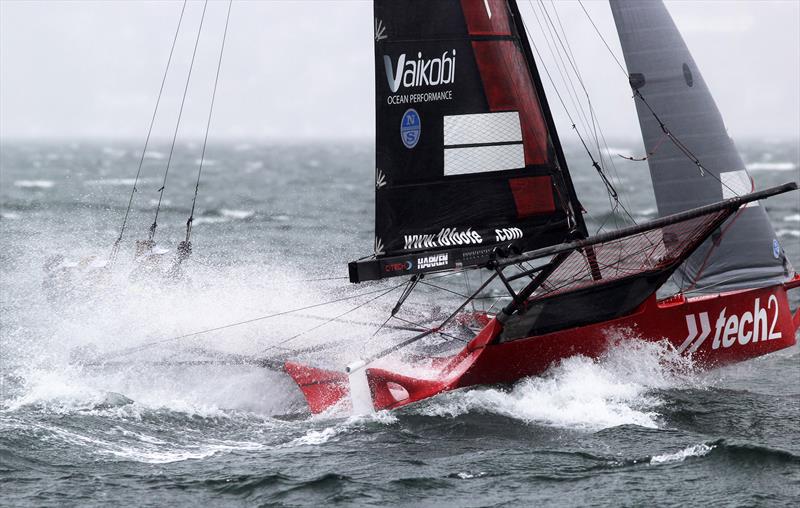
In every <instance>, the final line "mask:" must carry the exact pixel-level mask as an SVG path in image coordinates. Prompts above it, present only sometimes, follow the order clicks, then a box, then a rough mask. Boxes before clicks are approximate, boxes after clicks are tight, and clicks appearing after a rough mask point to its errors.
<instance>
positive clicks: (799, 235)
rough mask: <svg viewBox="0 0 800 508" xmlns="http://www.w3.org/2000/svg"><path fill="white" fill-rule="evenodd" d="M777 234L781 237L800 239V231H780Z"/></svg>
mask: <svg viewBox="0 0 800 508" xmlns="http://www.w3.org/2000/svg"><path fill="white" fill-rule="evenodd" d="M775 234H776V235H778V236H781V237H784V236H789V237H791V238H800V230H797V229H779V230H777V231H775Z"/></svg>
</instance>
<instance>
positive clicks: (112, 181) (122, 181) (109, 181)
mask: <svg viewBox="0 0 800 508" xmlns="http://www.w3.org/2000/svg"><path fill="white" fill-rule="evenodd" d="M148 181H153V180H152V179H151V178H140V179H139V182H138V184H139V185H141V184H143V183H147V182H148ZM136 183H137V182H136V179H135V178H104V179H102V180H86V181H85V182H84V185H91V186H100V185H108V186H116V185H120V186H125V187H130V186H132V185H134V184H136Z"/></svg>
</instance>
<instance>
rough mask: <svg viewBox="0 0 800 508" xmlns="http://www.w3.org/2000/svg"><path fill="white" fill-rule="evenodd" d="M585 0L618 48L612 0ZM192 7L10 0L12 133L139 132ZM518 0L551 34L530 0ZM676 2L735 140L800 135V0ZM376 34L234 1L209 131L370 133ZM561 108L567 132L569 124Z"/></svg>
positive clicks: (1, 49) (588, 43) (587, 68)
mask: <svg viewBox="0 0 800 508" xmlns="http://www.w3.org/2000/svg"><path fill="white" fill-rule="evenodd" d="M545 1H546V2H548V6H549V5H550V4H549V0H545ZM584 3H585V5H586V7H587V9H588V10H589V12H590V14H591V15H592V17H593V19H594V20H595V22H596V23H597V25H598V27H599V29H600V31H601V32H602V33H603V34H604V36H605V37H606V40H607V41H608V42H609V43H610V44H611V47H612V49H613V50H614V51H615V52H616V54H617V55H618V56H619V57H620V58H621V51H620V49H619V41H618V39H617V36H616V32H615V30H614V25H613V19H612V17H611V12H610V9H609V7H608V4H607V2H605V1H592V0H588V1H584ZM181 5H182V2H180V1H153V2H145V1H138V0H137V1H116V2H111V1H93V2H82V1H71V2H60V1H45V2H34V1H13V0H0V136H1V137H6V138H17V137H26V138H30V137H33V138H39V137H44V138H53V137H68V138H82V137H114V138H133V139H139V138H142V137H143V136H144V134H145V132H146V130H147V125H148V123H149V120H150V115H151V114H152V108H153V106H154V104H155V100H156V96H157V92H158V87H159V85H160V81H161V73H162V72H163V69H164V66H165V64H166V61H167V56H168V53H169V48H170V44H171V42H172V37H173V34H174V30H175V26H176V24H177V21H178V16H179V13H180V10H181ZM520 5H521V9H522V13H523V16H524V17H525V18H526V20H527V24H528V27H529V28H530V29H531V31H532V32H533V34H534V37H535V38H539V37H540V35H539V34H538V33H537V30H534V27H536V20H535V18H534V17H533V11H532V10H531V9H532V7H531V5H530V4H529V3H528V2H526V1H524V0H523V1H521V2H520ZM555 7H556V8H557V9H558V13H559V17H560V18H561V20H562V22H563V23H564V25H565V29H566V32H567V36H568V38H569V41H570V44H571V46H572V49H573V51H574V52H575V54H576V59H577V61H578V64H579V66H580V69H581V72H582V74H583V76H584V79H585V81H586V84H587V87H588V89H589V92H590V94H591V97H592V101H593V104H594V105H595V107H596V109H597V112H598V117H599V118H600V121H601V123H602V126H603V127H604V129H605V132H606V135H607V136H609V137H612V138H617V139H619V138H635V137H638V136H639V128H638V124H637V121H636V115H635V110H634V107H633V102H632V100H631V98H630V92H629V88H628V85H627V82H626V81H625V78H624V76H623V75H622V73H620V72H619V70H618V69H617V68H616V67H615V64H614V62H613V60H612V59H611V56H610V55H609V53H608V51H607V50H606V49H605V47H604V46H603V44H602V42H601V41H600V40H599V38H598V36H597V35H596V33H595V32H594V30H593V29H592V28H591V25H590V24H589V23H588V21H587V19H586V16H585V15H584V14H583V12H582V11H581V10H580V6H579V5H578V4H577V1H575V0H556V2H555ZM667 7H668V9H669V11H670V13H671V14H672V16H673V18H674V19H675V21H676V23H677V25H678V27H679V28H680V30H681V31H682V33H683V35H684V38H685V39H686V42H687V44H688V45H689V48H690V50H691V51H692V52H693V54H694V57H695V60H696V61H697V64H698V66H699V67H700V69H701V71H702V72H703V74H704V77H705V79H706V81H707V82H708V84H709V86H710V87H711V90H712V93H714V95H715V98H716V100H717V103H718V105H719V106H720V109H721V110H722V113H723V116H724V118H725V120H726V123H727V126H728V129H729V131H730V133H731V134H732V136H733V137H734V138H738V139H742V138H764V137H770V138H775V137H780V138H794V139H797V138H799V137H800V1H798V0H786V1H745V0H740V1H709V2H698V1H684V2H676V1H669V2H667ZM202 8H203V4H202V2H199V1H191V2H189V5H188V7H187V12H186V16H185V18H184V26H183V29H182V33H181V37H180V38H179V40H178V46H177V48H176V50H175V51H176V54H175V57H174V60H173V69H172V72H171V74H170V77H169V79H168V81H167V84H166V89H165V96H164V98H163V99H162V107H161V109H160V113H159V115H160V117H159V121H158V123H157V128H156V131H155V132H156V135H157V136H159V137H168V136H169V135H170V133H171V129H172V128H173V127H174V121H175V117H176V115H177V111H178V107H179V101H180V95H181V92H182V90H183V85H184V80H185V79H186V71H187V69H188V64H189V59H190V57H191V51H192V46H193V44H194V35H195V33H196V30H197V25H198V23H199V20H200V13H201V11H202ZM226 9H227V2H221V1H212V2H209V6H208V12H207V14H206V21H205V25H204V28H203V33H202V36H201V39H200V46H199V49H198V56H197V62H196V65H195V70H194V75H193V76H192V82H191V86H190V88H189V95H188V99H187V105H186V111H185V113H184V119H183V123H182V127H181V136H182V137H197V136H201V135H202V132H203V129H204V127H205V118H206V115H207V112H208V109H207V108H208V103H209V100H210V96H211V89H212V86H213V74H214V71H215V66H216V58H217V52H218V50H219V43H220V40H221V36H222V29H223V25H224V18H225V11H226ZM372 32H373V21H372V3H371V2H369V1H333V0H330V1H323V0H320V1H261V2H253V1H245V0H235V1H234V4H233V11H232V15H231V21H230V28H229V34H228V40H227V43H226V49H225V58H224V61H223V68H222V75H221V78H220V83H219V90H218V93H217V103H216V106H215V112H214V119H213V125H212V131H211V139H223V138H252V139H259V138H296V137H303V138H309V137H314V138H326V137H335V138H340V137H357V138H365V139H369V138H371V137H372V136H373V129H374V111H373V105H374V103H373V97H374V93H373V75H372V72H373V71H372V65H373V53H372V52H373V44H372V43H373V33H372ZM539 43H540V44H542V45H544V44H545V42H544V40H543V39H541V40H539ZM542 47H545V46H542ZM545 64H550V65H552V62H545ZM545 81H546V80H545ZM551 104H552V108H553V111H554V114H556V120H557V122H558V124H559V129H560V131H561V132H565V131H568V130H569V128H568V124H567V122H566V121H564V120H563V119H564V115H563V113H562V111H561V110H560V107H558V106H557V104H556V102H555V101H551ZM566 137H567V135H566V134H562V138H566Z"/></svg>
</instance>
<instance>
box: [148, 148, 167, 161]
mask: <svg viewBox="0 0 800 508" xmlns="http://www.w3.org/2000/svg"><path fill="white" fill-rule="evenodd" d="M144 158H145V159H155V160H162V159H166V158H167V156H166V154H163V153H161V152H155V151H153V150H148V151H147V153H146V154H144Z"/></svg>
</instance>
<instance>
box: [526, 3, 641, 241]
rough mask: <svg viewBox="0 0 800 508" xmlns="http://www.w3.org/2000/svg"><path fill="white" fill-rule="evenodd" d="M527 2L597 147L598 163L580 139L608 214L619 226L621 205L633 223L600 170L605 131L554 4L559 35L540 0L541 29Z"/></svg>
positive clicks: (585, 126) (603, 161)
mask: <svg viewBox="0 0 800 508" xmlns="http://www.w3.org/2000/svg"><path fill="white" fill-rule="evenodd" d="M528 3H529V5H530V8H531V10H532V11H533V13H534V16H536V20H537V23H539V27H540V29H541V31H542V34H543V36H544V37H545V42H547V45H548V48H549V49H550V53H551V55H553V60H554V61H555V63H556V67H557V68H558V70H559V74H560V75H561V78H562V81H563V82H564V84H565V85H569V88H566V90H567V93H569V94H570V99H571V101H572V103H573V107H575V109H576V111H577V113H578V116H579V118H581V119H582V120H583V126H584V128H585V129H586V132H587V133H588V134H589V135H591V137H592V138H593V140H594V144H595V147H596V150H597V155H598V157H599V159H600V162H599V163H598V162H597V161H596V160H595V159H594V157H593V156H592V154H591V151H590V150H589V148H588V147H587V146H586V145H585V143H584V148H585V149H586V151H587V153H588V154H589V156H590V159H591V161H592V166H593V167H594V168H595V170H596V171H597V173H598V175H599V176H600V178H601V180H602V182H603V184H604V185H605V187H606V192H607V194H608V198H609V207H610V208H611V217H613V218H614V222H615V224H616V227H619V223H617V221H616V218H617V216H616V213H617V211H618V210H619V209H620V208H621V209H622V210H623V211H624V212H625V215H627V217H628V219H629V220H630V221H631V222H632V223H634V224H636V219H634V217H633V216H632V215H631V213H630V211H629V210H628V208H627V207H626V206H625V204H624V203H622V202H621V200H620V196H619V194H618V193H617V190H616V189H615V187H614V185H613V184H612V182H611V180H610V179H609V177H608V175H606V173H605V171H604V167H605V166H606V158H605V156H604V154H603V150H602V148H601V147H600V137H601V136H602V138H603V143H604V145H605V147H606V152H608V151H609V150H608V143H607V142H606V141H605V135H604V134H603V131H602V128H601V127H600V126H599V122H598V120H597V115H596V113H595V110H594V106H593V104H592V100H591V96H590V95H589V91H588V90H587V88H586V85H585V83H584V80H583V77H582V76H581V73H580V70H579V69H578V66H577V63H576V60H575V58H574V54H572V48H571V47H570V46H569V39H568V38H567V35H566V31H565V30H564V27H563V25H562V24H561V20H560V18H559V17H558V10H557V9H556V8H555V6H553V9H554V11H555V15H556V18H557V20H558V22H559V26H560V27H561V34H562V35H563V37H562V36H561V35H559V28H558V27H556V24H555V22H554V21H553V18H552V17H551V16H550V13H549V10H548V9H547V7H546V6H545V4H544V1H543V0H538V4H539V9H540V11H541V12H542V19H543V20H544V21H545V24H546V25H547V31H545V30H544V27H543V26H542V21H540V19H539V16H538V14H537V13H536V10H535V9H534V7H533V2H532V0H529V2H528ZM551 3H552V0H551ZM548 33H549V34H550V38H551V39H553V44H552V46H551V44H550V41H549V40H548V37H547V34H548ZM559 46H560V50H559ZM553 47H555V48H556V49H555V51H554V50H553ZM562 53H563V56H562ZM564 57H566V61H567V62H568V63H569V66H567V64H566V63H565V62H564ZM556 58H557V59H556ZM559 61H560V62H561V65H560V66H559ZM543 65H544V62H543ZM562 66H563V69H564V70H563V72H562V70H561V68H562ZM570 68H571V70H572V73H573V74H574V75H575V77H576V78H577V80H578V83H579V85H580V87H581V89H582V90H583V94H584V95H585V97H586V102H587V106H588V110H589V114H588V115H587V113H586V112H585V110H584V107H583V102H582V101H581V99H580V98H579V94H578V92H577V90H576V89H575V85H574V83H573V80H572V79H571V78H569V77H568V76H569V75H570V72H569V71H570ZM570 90H571V93H570ZM573 95H574V99H573V98H572V97H573ZM576 103H577V106H576ZM590 124H591V126H590ZM576 130H577V128H576ZM598 131H599V132H600V135H598ZM611 164H612V166H613V161H612V162H611ZM613 169H614V172H615V176H616V179H617V180H618V181H619V175H618V174H616V167H615V166H613ZM607 219H608V218H607ZM604 225H605V221H604V223H603V224H602V225H601V227H600V228H599V229H598V232H599V231H600V230H601V229H602V227H603V226H604Z"/></svg>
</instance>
